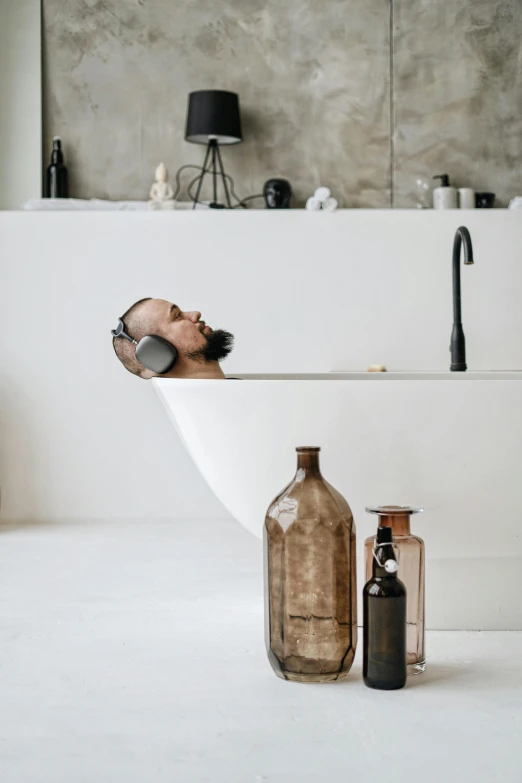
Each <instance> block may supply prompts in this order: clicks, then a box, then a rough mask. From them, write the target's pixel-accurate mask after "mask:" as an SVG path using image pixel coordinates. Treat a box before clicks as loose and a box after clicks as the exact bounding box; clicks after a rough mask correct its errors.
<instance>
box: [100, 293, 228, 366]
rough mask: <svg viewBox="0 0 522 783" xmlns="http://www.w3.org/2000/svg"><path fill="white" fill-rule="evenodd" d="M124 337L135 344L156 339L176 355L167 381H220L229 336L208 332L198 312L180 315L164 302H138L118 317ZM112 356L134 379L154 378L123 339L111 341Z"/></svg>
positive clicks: (149, 300)
mask: <svg viewBox="0 0 522 783" xmlns="http://www.w3.org/2000/svg"><path fill="white" fill-rule="evenodd" d="M122 321H123V323H124V324H125V331H126V333H127V334H128V335H129V336H130V337H132V338H133V339H134V340H136V341H137V342H139V341H140V340H142V339H143V337H145V336H146V335H149V334H150V335H157V336H158V337H161V338H162V339H163V340H166V341H167V342H169V343H170V344H171V345H173V346H174V348H175V349H176V351H177V361H176V364H175V367H173V368H172V370H170V371H169V373H167V374H166V375H167V377H171V378H173V377H176V378H187V377H206V378H218V377H219V378H224V377H225V376H224V374H223V371H222V370H221V368H220V367H219V362H220V361H221V360H222V359H224V358H226V356H228V354H229V353H230V351H231V350H232V345H233V340H234V338H233V336H232V335H231V334H230V332H226V331H224V330H223V329H216V330H214V329H211V327H210V326H208V324H206V323H205V321H203V320H202V318H201V313H200V312H199V311H198V310H191V311H183V310H181V308H180V307H179V306H178V305H176V304H173V303H172V302H167V301H166V300H165V299H151V298H150V297H148V298H147V299H140V300H139V302H135V303H134V304H133V305H132V307H129V309H128V310H127V312H126V313H125V314H124V315H123V316H122ZM113 346H114V351H115V353H116V356H117V357H118V359H119V360H120V362H121V363H122V364H123V366H124V367H125V369H127V370H128V371H129V372H131V373H132V374H133V375H137V376H138V378H144V379H148V378H154V377H155V376H157V374H156V373H154V372H151V371H150V370H147V369H146V368H145V367H143V365H142V364H140V362H139V361H138V360H137V359H136V353H135V352H136V346H135V345H134V344H133V343H131V342H129V340H126V339H125V338H124V337H115V338H114V339H113Z"/></svg>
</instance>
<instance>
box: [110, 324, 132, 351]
mask: <svg viewBox="0 0 522 783" xmlns="http://www.w3.org/2000/svg"><path fill="white" fill-rule="evenodd" d="M111 334H112V336H113V337H124V338H125V339H126V340H128V341H129V342H130V343H134V345H138V341H137V340H135V339H134V338H133V337H131V336H130V334H127V332H126V331H125V324H124V323H123V320H122V319H121V318H118V326H117V327H116V329H111Z"/></svg>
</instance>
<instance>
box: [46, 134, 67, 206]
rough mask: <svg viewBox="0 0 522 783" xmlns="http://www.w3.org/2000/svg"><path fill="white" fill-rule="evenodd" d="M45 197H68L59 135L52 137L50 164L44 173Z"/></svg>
mask: <svg viewBox="0 0 522 783" xmlns="http://www.w3.org/2000/svg"><path fill="white" fill-rule="evenodd" d="M45 198H69V186H68V179H67V168H66V167H65V164H64V162H63V152H62V142H61V140H60V137H59V136H55V137H54V139H53V151H52V153H51V165H50V166H48V167H47V171H46V173H45Z"/></svg>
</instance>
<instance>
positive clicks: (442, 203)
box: [433, 174, 457, 209]
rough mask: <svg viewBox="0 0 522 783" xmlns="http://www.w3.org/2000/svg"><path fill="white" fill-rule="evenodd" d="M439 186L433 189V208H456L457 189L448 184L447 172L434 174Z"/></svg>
mask: <svg viewBox="0 0 522 783" xmlns="http://www.w3.org/2000/svg"><path fill="white" fill-rule="evenodd" d="M433 179H440V186H439V187H438V188H434V189H433V209H457V189H456V188H454V187H452V186H451V185H450V181H449V177H448V175H447V174H436V175H435V176H434V177H433Z"/></svg>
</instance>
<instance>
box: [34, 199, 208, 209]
mask: <svg viewBox="0 0 522 783" xmlns="http://www.w3.org/2000/svg"><path fill="white" fill-rule="evenodd" d="M193 206H194V204H193V202H192V201H176V202H175V204H174V209H192V208H193ZM208 208H209V207H208V205H207V204H198V205H197V206H196V209H208ZM22 209H27V210H43V211H46V212H56V211H63V210H65V211H71V210H74V211H78V210H79V211H91V210H112V211H113V212H114V211H119V212H121V211H129V210H130V211H133V212H136V211H152V212H154V211H156V210H150V209H149V202H148V201H106V200H104V199H101V198H90V199H83V198H30V199H29V201H26V202H25V204H23V205H22ZM158 211H163V210H158Z"/></svg>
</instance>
